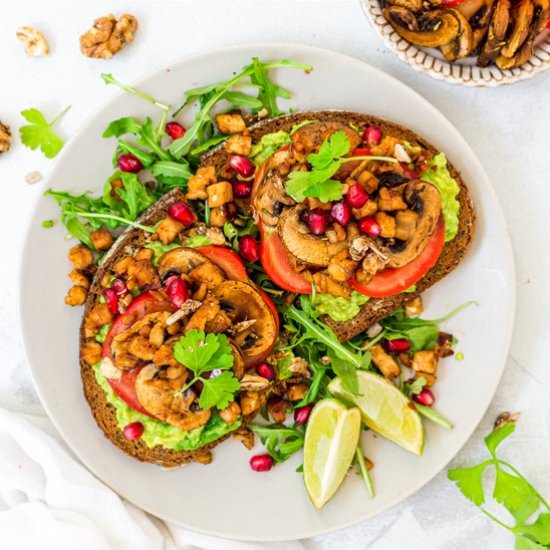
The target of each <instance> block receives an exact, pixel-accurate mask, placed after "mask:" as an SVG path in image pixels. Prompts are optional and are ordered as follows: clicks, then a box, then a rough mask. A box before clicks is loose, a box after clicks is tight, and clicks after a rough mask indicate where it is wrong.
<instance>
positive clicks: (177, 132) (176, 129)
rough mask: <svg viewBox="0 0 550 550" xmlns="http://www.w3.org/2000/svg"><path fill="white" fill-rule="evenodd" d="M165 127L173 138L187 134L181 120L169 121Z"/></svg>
mask: <svg viewBox="0 0 550 550" xmlns="http://www.w3.org/2000/svg"><path fill="white" fill-rule="evenodd" d="M164 129H165V131H166V133H167V134H168V135H169V136H170V137H171V138H172V139H178V138H180V137H182V136H184V135H185V128H184V127H183V126H182V125H181V124H180V123H179V122H175V121H172V122H167V123H166V126H165V127H164Z"/></svg>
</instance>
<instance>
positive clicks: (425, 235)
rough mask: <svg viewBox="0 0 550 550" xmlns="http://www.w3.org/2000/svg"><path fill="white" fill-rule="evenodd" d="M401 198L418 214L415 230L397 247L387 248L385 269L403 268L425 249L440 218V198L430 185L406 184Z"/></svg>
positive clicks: (419, 182) (419, 183)
mask: <svg viewBox="0 0 550 550" xmlns="http://www.w3.org/2000/svg"><path fill="white" fill-rule="evenodd" d="M403 198H404V199H405V202H407V204H408V205H409V207H410V209H411V210H412V211H413V212H416V213H417V214H418V220H417V224H416V230H415V231H414V233H413V234H412V236H411V237H410V238H409V239H408V240H406V241H402V242H401V243H399V244H398V245H395V246H393V247H392V246H390V247H387V249H385V250H384V252H385V254H386V255H387V258H388V260H387V264H386V266H387V267H403V266H404V265H407V264H408V263H410V262H412V260H414V259H415V258H416V257H417V256H418V255H419V254H420V253H421V252H422V251H423V250H424V248H425V246H426V244H427V243H428V240H429V239H430V237H431V236H432V234H433V232H434V231H435V228H436V226H437V222H438V220H439V217H440V216H441V196H440V194H439V191H438V190H437V189H436V188H435V187H434V186H433V185H431V184H429V183H426V182H423V181H420V180H417V181H413V182H410V183H408V184H406V186H405V187H404V189H403Z"/></svg>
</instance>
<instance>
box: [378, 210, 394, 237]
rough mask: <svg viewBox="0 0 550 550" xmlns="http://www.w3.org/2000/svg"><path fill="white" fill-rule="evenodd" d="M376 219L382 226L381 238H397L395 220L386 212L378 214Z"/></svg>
mask: <svg viewBox="0 0 550 550" xmlns="http://www.w3.org/2000/svg"><path fill="white" fill-rule="evenodd" d="M375 219H376V221H377V222H378V225H380V236H381V237H384V238H385V239H392V238H393V237H395V218H392V217H391V216H388V214H386V213H385V212H377V213H376V215H375Z"/></svg>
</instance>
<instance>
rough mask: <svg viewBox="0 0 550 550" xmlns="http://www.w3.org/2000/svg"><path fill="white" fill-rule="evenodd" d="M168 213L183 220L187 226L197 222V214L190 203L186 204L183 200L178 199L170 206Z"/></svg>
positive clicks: (178, 219)
mask: <svg viewBox="0 0 550 550" xmlns="http://www.w3.org/2000/svg"><path fill="white" fill-rule="evenodd" d="M168 215H169V216H170V217H171V218H173V219H174V220H177V221H178V222H181V223H182V224H183V225H185V227H188V226H190V225H193V224H194V223H195V214H194V213H193V210H191V208H190V207H189V205H187V204H185V203H184V202H182V201H177V202H175V203H174V204H173V205H172V206H170V208H169V209H168Z"/></svg>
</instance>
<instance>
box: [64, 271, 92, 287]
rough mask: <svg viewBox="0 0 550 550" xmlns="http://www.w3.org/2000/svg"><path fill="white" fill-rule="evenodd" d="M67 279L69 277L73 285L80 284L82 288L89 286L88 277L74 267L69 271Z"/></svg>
mask: <svg viewBox="0 0 550 550" xmlns="http://www.w3.org/2000/svg"><path fill="white" fill-rule="evenodd" d="M69 279H71V281H72V283H73V284H74V285H77V286H81V287H83V288H90V281H89V280H88V277H86V275H84V273H81V272H80V271H77V270H76V269H73V270H72V271H71V272H70V273H69Z"/></svg>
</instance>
